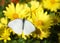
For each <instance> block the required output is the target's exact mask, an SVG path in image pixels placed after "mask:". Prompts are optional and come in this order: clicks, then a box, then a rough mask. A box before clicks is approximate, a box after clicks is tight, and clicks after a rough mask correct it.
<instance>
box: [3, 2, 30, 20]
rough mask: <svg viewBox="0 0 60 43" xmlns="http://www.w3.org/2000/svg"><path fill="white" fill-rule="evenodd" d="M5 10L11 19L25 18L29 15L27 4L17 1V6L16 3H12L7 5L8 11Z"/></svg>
mask: <svg viewBox="0 0 60 43" xmlns="http://www.w3.org/2000/svg"><path fill="white" fill-rule="evenodd" d="M3 12H4V15H5V16H6V17H8V18H9V19H16V18H25V17H26V16H28V15H27V13H28V12H29V7H28V6H27V4H19V3H17V4H16V6H14V4H13V3H11V4H9V5H8V7H6V11H3Z"/></svg>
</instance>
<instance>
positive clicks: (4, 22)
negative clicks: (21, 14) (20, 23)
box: [0, 17, 8, 25]
mask: <svg viewBox="0 0 60 43" xmlns="http://www.w3.org/2000/svg"><path fill="white" fill-rule="evenodd" d="M0 21H1V23H2V24H4V25H7V23H8V20H7V18H4V17H3V18H1V19H0Z"/></svg>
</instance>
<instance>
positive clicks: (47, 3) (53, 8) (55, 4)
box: [43, 0, 60, 11]
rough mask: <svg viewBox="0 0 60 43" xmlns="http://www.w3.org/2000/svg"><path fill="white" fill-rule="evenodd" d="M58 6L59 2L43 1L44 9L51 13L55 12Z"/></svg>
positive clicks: (55, 0)
mask: <svg viewBox="0 0 60 43" xmlns="http://www.w3.org/2000/svg"><path fill="white" fill-rule="evenodd" d="M59 5H60V3H59V0H43V6H44V8H47V9H49V10H51V11H57V9H58V8H59Z"/></svg>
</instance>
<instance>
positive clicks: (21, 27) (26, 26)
mask: <svg viewBox="0 0 60 43" xmlns="http://www.w3.org/2000/svg"><path fill="white" fill-rule="evenodd" d="M8 26H9V27H10V28H12V30H13V31H14V32H15V33H16V34H22V32H24V34H25V35H28V34H30V33H31V32H33V31H35V27H34V25H33V24H32V23H31V22H29V21H28V20H25V21H24V22H23V20H22V19H15V20H13V21H11V22H9V23H8Z"/></svg>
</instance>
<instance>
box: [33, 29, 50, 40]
mask: <svg viewBox="0 0 60 43" xmlns="http://www.w3.org/2000/svg"><path fill="white" fill-rule="evenodd" d="M49 36H50V32H49V30H46V31H43V30H41V29H40V30H39V29H36V31H35V32H34V33H32V37H33V38H39V39H41V40H43V39H44V38H48V37H49Z"/></svg>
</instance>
